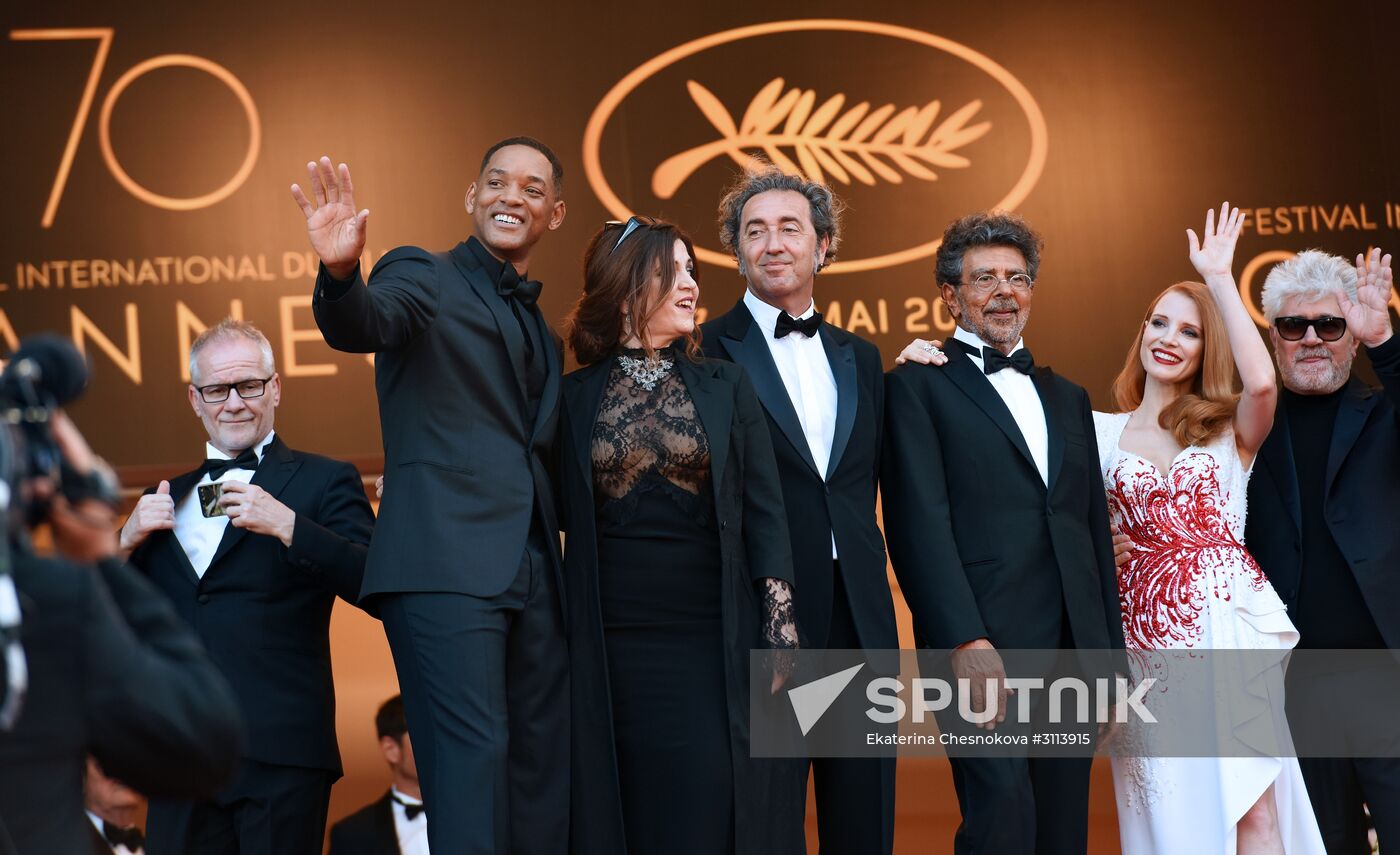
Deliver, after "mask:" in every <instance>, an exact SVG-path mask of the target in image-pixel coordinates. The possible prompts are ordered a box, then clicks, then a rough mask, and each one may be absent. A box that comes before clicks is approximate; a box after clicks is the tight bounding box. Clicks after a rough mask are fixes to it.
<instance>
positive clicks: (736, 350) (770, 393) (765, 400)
mask: <svg viewBox="0 0 1400 855" xmlns="http://www.w3.org/2000/svg"><path fill="white" fill-rule="evenodd" d="M739 312H742V313H743V314H742V315H739V317H741V318H743V319H744V320H746V321H748V323H747V325H746V326H747V329H746V330H744V332H743V333H742V338H740V337H739V336H738V335H735V333H738V332H739V330H737V329H735V327H736V326H739V325H736V324H730V328H729V329H728V330H726V331H725V333H724V334H723V335H721V336H720V344H721V345H723V346H724V349H725V351H726V352H727V353H728V354H729V356H730V357H731V358H732V359H733V360H734V361H735V362H737V363H739V364H740V365H742V366H744V370H745V371H747V372H748V373H749V382H751V383H753V389H754V392H755V393H756V394H757V395H758V400H759V401H760V402H761V403H762V404H763V408H764V409H765V410H767V411H768V416H769V417H770V418H772V419H773V421H774V422H776V423H777V425H778V429H779V430H781V431H782V432H783V435H784V436H786V437H787V439H788V442H790V443H792V446H793V448H796V449H797V453H798V455H800V456H801V457H802V459H803V460H805V461H807V466H808V467H810V468H811V470H812V472H813V473H815V474H816V476H817V477H818V478H821V477H822V473H820V472H818V471H817V463H816V461H815V460H813V459H812V449H811V448H810V447H809V446H808V445H807V435H806V434H804V433H803V432H802V423H801V422H799V421H798V420H797V410H795V409H794V408H793V406H792V399H791V398H789V397H788V393H787V387H786V386H784V385H783V378H782V376H781V375H780V374H778V366H777V365H776V364H775V363H774V362H773V354H772V353H771V352H770V351H769V350H768V342H766V341H764V340H763V331H762V330H760V329H759V328H758V324H756V323H754V322H753V315H751V314H749V309H748V307H747V306H745V305H744V303H743V301H742V300H741V301H740V302H739V305H737V306H735V307H734V309H733V311H732V312H731V313H730V314H731V315H738V313H739ZM839 391H840V390H839V388H838V392H839ZM833 450H834V449H833ZM832 456H833V457H834V456H835V455H832Z"/></svg>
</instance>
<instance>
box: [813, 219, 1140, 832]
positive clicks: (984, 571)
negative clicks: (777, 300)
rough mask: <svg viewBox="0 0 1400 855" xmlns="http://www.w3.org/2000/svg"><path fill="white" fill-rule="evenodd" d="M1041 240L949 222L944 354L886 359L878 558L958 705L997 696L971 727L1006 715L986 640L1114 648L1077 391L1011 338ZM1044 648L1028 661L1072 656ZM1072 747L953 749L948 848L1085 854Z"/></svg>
mask: <svg viewBox="0 0 1400 855" xmlns="http://www.w3.org/2000/svg"><path fill="white" fill-rule="evenodd" d="M1040 251H1041V240H1040V237H1039V236H1038V235H1037V234H1036V233H1035V232H1034V231H1032V230H1031V228H1030V226H1029V225H1028V224H1027V223H1026V222H1025V221H1024V220H1023V219H1021V218H1020V217H1018V216H1015V215H1012V214H1004V213H978V214H971V215H968V216H966V217H963V218H962V219H960V220H957V221H956V222H954V223H952V224H950V225H949V226H948V228H947V230H946V231H945V232H944V235H943V242H942V245H941V246H940V247H939V250H938V260H937V267H936V275H937V277H938V283H939V285H940V287H941V289H942V296H943V301H944V303H945V304H946V305H947V307H948V311H949V313H950V314H951V315H952V316H953V318H954V319H956V320H957V323H958V329H957V331H956V333H955V334H954V336H953V338H952V339H951V340H950V341H949V342H948V348H947V349H948V355H949V357H950V359H949V360H948V362H947V364H946V365H944V366H943V367H941V368H937V369H934V368H930V367H928V366H925V365H919V364H916V362H913V361H911V362H909V363H908V364H903V365H900V366H899V367H897V368H895V369H894V370H893V371H891V372H890V373H889V374H887V375H886V386H885V402H886V403H885V413H886V418H885V449H884V454H883V459H882V466H881V479H880V480H881V489H882V495H883V507H884V514H885V535H886V538H887V540H888V542H889V547H890V557H891V559H892V560H893V563H894V570H895V574H896V575H897V576H898V577H899V582H900V587H901V589H902V590H903V592H904V597H905V600H906V601H907V602H908V603H909V608H910V611H911V612H912V613H913V617H914V634H915V641H916V643H917V644H918V646H919V647H921V648H932V649H934V650H950V651H952V653H951V656H950V657H949V659H948V667H949V668H950V669H951V672H952V676H954V677H956V678H958V679H964V678H965V679H968V680H970V681H971V686H972V698H971V699H970V704H969V707H970V709H971V711H972V712H974V713H981V712H984V711H987V712H990V710H989V704H992V703H995V704H997V715H996V717H995V719H992V720H988V721H986V722H985V723H983V724H981V725H980V727H983V728H985V729H988V730H994V729H996V728H997V727H998V726H1000V725H1001V724H1002V723H1003V721H1008V717H1007V700H1008V695H1009V690H1008V689H1006V688H1005V684H1004V683H1001V684H1000V688H999V689H998V690H997V691H996V692H994V693H992V694H990V695H988V694H986V690H985V687H986V685H987V682H988V681H989V680H992V681H1001V680H1004V679H1005V678H1006V677H1007V670H1008V666H1007V663H1005V662H1004V661H1003V660H1002V658H1001V655H1000V654H999V653H998V650H1006V649H1021V650H1049V651H1054V650H1056V649H1067V648H1078V649H1086V648H1087V649H1096V650H1104V649H1113V650H1119V649H1121V648H1122V647H1123V631H1122V625H1121V622H1120V621H1119V616H1118V587H1117V578H1116V574H1115V572H1114V557H1113V548H1112V544H1111V541H1110V536H1109V521H1108V506H1107V501H1106V499H1105V496H1104V490H1103V481H1102V477H1101V475H1100V472H1099V460H1098V453H1097V445H1098V444H1097V441H1096V439H1095V435H1094V422H1093V417H1092V415H1091V413H1090V409H1089V396H1088V395H1087V394H1086V393H1085V391H1084V389H1082V388H1081V387H1079V386H1076V385H1075V384H1073V383H1071V382H1069V381H1068V380H1065V379H1063V378H1061V377H1058V376H1056V375H1055V374H1054V373H1053V372H1051V371H1050V369H1048V368H1045V367H1040V366H1037V365H1036V364H1035V362H1034V360H1033V359H1032V358H1031V354H1030V351H1028V350H1027V349H1026V348H1025V345H1024V342H1023V341H1022V339H1021V331H1022V329H1023V328H1024V327H1025V325H1026V321H1027V320H1028V319H1029V317H1030V308H1031V298H1032V297H1033V296H1034V294H1035V289H1036V286H1037V283H1036V273H1037V271H1038V269H1039V266H1040ZM909 353H910V351H906V355H907V354H909ZM798 597H799V598H800V597H801V594H800V593H799V594H798ZM1044 658H1045V660H1046V663H1045V667H1044V668H1042V667H1041V666H1038V665H1037V666H1034V667H1036V668H1037V671H1036V675H1037V676H1039V675H1042V674H1046V673H1048V669H1049V668H1058V667H1064V666H1072V665H1073V663H1069V662H1066V663H1058V664H1056V663H1053V662H1052V660H1053V659H1054V657H1053V655H1050V654H1047V655H1046V656H1045V657H1044ZM1076 658H1077V657H1076ZM1067 659H1068V657H1067ZM1114 664H1115V666H1117V665H1118V664H1119V663H1118V660H1117V659H1115V660H1114ZM1118 670H1126V666H1125V665H1124V666H1123V667H1119V668H1118ZM1013 676H1015V674H1013ZM1096 676H1099V675H1096ZM1050 682H1052V681H1051V680H1050V679H1046V684H1047V685H1048V684H1049V683H1050ZM994 685H996V683H995V682H994ZM939 723H940V727H943V728H944V729H945V730H947V729H948V727H949V726H953V727H955V728H956V727H959V725H958V723H957V722H955V721H951V720H949V719H947V718H945V717H942V716H940V718H939ZM961 727H962V728H964V729H965V728H967V725H965V724H964V725H961ZM1084 754H1085V755H1086V756H1074V757H1062V758H1061V757H1056V758H1044V757H1031V758H1027V757H1026V756H979V757H966V756H953V757H951V758H950V762H951V764H952V769H953V783H954V786H955V788H956V790H957V794H958V803H959V806H960V807H961V809H962V816H963V822H962V825H961V827H960V828H959V829H958V831H957V835H956V837H955V838H954V851H955V852H957V853H959V855H963V853H974V852H976V853H1018V854H1019V853H1027V852H1035V853H1038V855H1047V853H1066V855H1069V853H1083V852H1084V851H1085V850H1086V848H1087V846H1088V797H1089V770H1090V765H1091V763H1092V759H1091V758H1090V757H1089V756H1087V754H1088V750H1087V749H1086V751H1085V752H1084Z"/></svg>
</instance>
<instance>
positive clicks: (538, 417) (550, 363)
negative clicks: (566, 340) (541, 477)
mask: <svg viewBox="0 0 1400 855" xmlns="http://www.w3.org/2000/svg"><path fill="white" fill-rule="evenodd" d="M530 315H531V316H532V317H533V319H534V322H535V331H536V333H537V338H538V339H539V341H540V346H541V347H543V348H544V354H545V355H544V370H545V375H544V391H543V392H541V393H540V394H541V397H540V408H539V411H538V412H537V413H536V414H535V425H534V428H533V429H532V430H531V431H530V438H531V439H534V438H535V437H536V436H538V435H539V432H540V428H542V427H544V426H545V425H546V424H548V422H549V417H550V416H551V415H553V413H554V409H555V407H557V406H559V376H560V373H561V369H562V366H561V365H560V356H559V348H558V346H557V345H556V344H555V341H554V331H553V330H551V329H550V328H549V324H547V323H545V322H544V316H543V315H542V314H540V310H539V307H538V306H536V307H533V308H532V309H531V310H530Z"/></svg>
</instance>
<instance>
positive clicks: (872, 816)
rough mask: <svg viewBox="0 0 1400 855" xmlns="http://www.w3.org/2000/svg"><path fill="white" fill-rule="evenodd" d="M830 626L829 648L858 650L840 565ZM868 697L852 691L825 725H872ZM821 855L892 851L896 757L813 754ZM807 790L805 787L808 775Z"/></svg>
mask: <svg viewBox="0 0 1400 855" xmlns="http://www.w3.org/2000/svg"><path fill="white" fill-rule="evenodd" d="M832 571H833V573H834V576H835V583H834V584H833V586H832V603H831V627H830V629H829V630H828V634H827V643H826V646H827V648H828V649H831V650H857V649H859V648H860V646H861V644H860V637H859V636H858V635H857V634H856V625H855V621H854V619H853V618H852V617H851V606H850V601H849V600H848V599H847V597H846V588H845V584H844V583H843V582H842V580H841V568H840V565H839V563H836V566H834V567H832ZM865 707H866V702H865V696H864V695H863V694H860V693H855V692H851V693H849V697H846V696H843V697H842V699H841V700H840V701H838V702H837V704H836V706H835V707H833V708H832V709H831V710H830V711H829V712H827V713H826V715H824V716H823V717H822V723H821V725H822V726H827V727H830V726H846V727H852V728H855V729H857V730H860V729H869V728H870V727H871V722H870V720H869V719H868V718H866V717H865V715H864V709H865ZM811 775H812V778H813V785H812V789H813V793H814V795H815V797H816V802H817V836H818V839H819V840H820V841H821V848H820V852H821V855H848V853H849V855H889V853H890V852H891V851H893V849H894V807H895V795H894V788H895V758H894V757H815V758H813V759H812V761H811ZM803 788H804V789H805V788H806V780H805V775H804V776H803Z"/></svg>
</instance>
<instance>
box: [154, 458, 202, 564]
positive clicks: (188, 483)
mask: <svg viewBox="0 0 1400 855" xmlns="http://www.w3.org/2000/svg"><path fill="white" fill-rule="evenodd" d="M203 477H204V476H203V475H202V474H201V472H200V470H198V469H196V470H194V471H193V472H186V473H185V474H184V475H179V476H176V477H175V478H172V479H170V498H171V499H173V500H174V501H175V507H177V508H178V507H179V506H180V501H181V500H182V499H184V498H185V496H187V495H189V492H190V491H191V490H193V489H194V485H195V484H198V483H199V482H200V481H201V480H202V479H203ZM151 536H152V537H159V538H161V539H162V540H163V541H165V543H164V544H163V545H162V547H161V548H163V549H166V550H167V551H169V552H170V560H171V561H173V562H175V564H176V565H178V566H179V567H180V569H182V570H184V571H185V576H186V578H188V579H189V580H190V583H191V584H195V585H198V584H199V574H198V573H196V572H194V565H193V564H191V563H190V557H189V556H188V555H186V554H185V547H184V546H182V545H181V544H180V539H179V538H178V537H176V536H175V532H174V531H162V532H157V533H155V534H153V535H151Z"/></svg>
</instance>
